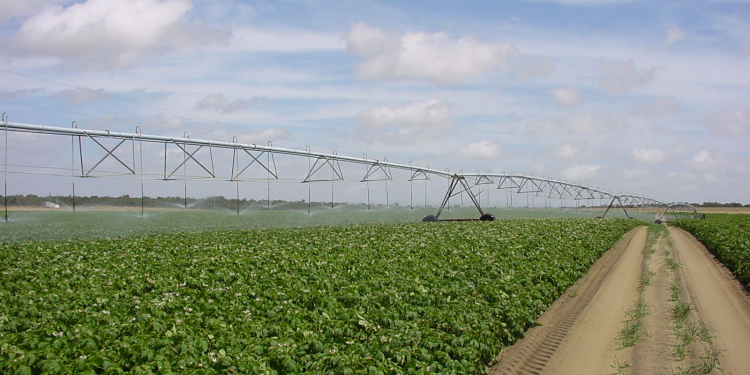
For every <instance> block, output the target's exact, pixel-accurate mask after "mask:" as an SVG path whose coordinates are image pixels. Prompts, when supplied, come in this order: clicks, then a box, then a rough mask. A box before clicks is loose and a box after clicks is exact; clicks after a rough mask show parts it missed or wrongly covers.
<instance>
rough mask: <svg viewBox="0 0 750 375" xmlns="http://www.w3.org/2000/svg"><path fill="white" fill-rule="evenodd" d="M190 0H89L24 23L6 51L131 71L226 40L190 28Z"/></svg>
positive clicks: (217, 33)
mask: <svg viewBox="0 0 750 375" xmlns="http://www.w3.org/2000/svg"><path fill="white" fill-rule="evenodd" d="M192 7H193V4H192V3H191V2H190V0H131V1H118V0H87V1H86V2H82V3H75V4H72V5H70V6H68V7H62V6H57V7H54V8H49V9H47V10H45V11H42V12H41V13H38V14H35V15H33V16H32V17H30V18H28V19H27V20H25V21H24V22H23V24H22V25H21V27H20V29H19V30H18V32H17V33H16V35H14V36H13V37H12V39H11V40H10V45H9V48H8V50H10V51H11V52H13V53H16V54H20V55H37V56H53V57H57V58H61V59H63V60H64V61H65V62H66V64H68V65H71V66H75V67H79V68H95V69H106V68H116V67H118V68H119V67H129V66H133V65H135V64H136V63H138V62H139V61H140V60H141V59H143V58H144V57H147V56H149V55H152V54H160V53H164V52H167V51H170V50H173V49H176V48H178V47H193V46H200V45H204V44H208V43H212V42H217V41H224V40H226V39H227V37H228V33H227V32H225V31H217V30H212V29H208V28H206V27H205V26H203V25H201V24H197V23H188V21H187V19H186V16H187V13H188V11H190V10H191V9H192Z"/></svg>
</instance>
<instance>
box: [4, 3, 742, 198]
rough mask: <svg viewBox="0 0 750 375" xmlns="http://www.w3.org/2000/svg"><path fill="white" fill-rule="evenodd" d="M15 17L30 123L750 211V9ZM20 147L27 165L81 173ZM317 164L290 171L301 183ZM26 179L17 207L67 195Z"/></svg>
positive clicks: (342, 6)
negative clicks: (49, 194)
mask: <svg viewBox="0 0 750 375" xmlns="http://www.w3.org/2000/svg"><path fill="white" fill-rule="evenodd" d="M0 14H1V16H0V38H2V44H3V46H4V47H3V48H2V50H0V69H2V71H0V77H1V79H2V82H3V84H2V85H1V86H0V108H2V111H3V112H6V113H8V116H9V118H10V121H13V122H21V123H31V124H40V125H53V126H70V122H71V121H73V120H75V121H76V122H77V124H78V126H79V127H81V128H91V129H109V130H117V131H126V132H134V129H135V127H136V126H140V127H141V129H142V130H143V132H144V133H148V134H158V135H169V136H182V135H183V133H184V132H188V133H189V135H190V136H191V137H192V138H204V139H217V140H227V141H228V140H231V139H232V136H234V135H236V136H237V137H238V138H239V140H240V141H242V142H247V143H262V144H265V143H266V142H268V141H272V142H273V144H274V145H275V146H280V147H288V148H298V149H304V148H305V147H306V146H308V145H309V146H310V148H311V149H313V150H314V151H320V152H330V151H331V150H334V149H335V150H337V151H338V153H339V154H343V155H351V156H361V155H362V154H365V153H366V154H367V155H368V156H369V157H370V158H376V159H383V158H388V159H389V161H393V162H399V163H403V164H407V163H409V162H413V163H414V164H415V165H424V164H429V165H430V166H431V167H434V168H438V169H446V168H448V169H450V170H452V171H458V170H464V171H472V172H473V171H475V170H482V171H486V170H491V171H493V172H502V171H505V172H511V171H513V172H516V173H527V174H534V175H537V176H547V177H552V178H558V179H564V180H569V181H575V182H580V183H585V184H588V185H592V186H596V187H600V188H603V189H607V190H611V191H614V192H623V193H624V192H627V193H637V194H643V195H648V196H651V197H654V198H657V199H661V200H665V201H689V202H703V201H709V200H712V201H724V202H729V201H739V202H743V203H750V189H747V188H746V186H748V185H749V183H750V146H748V145H750V100H749V99H750V56H749V54H750V1H617V0H612V1H596V0H560V1H470V2H467V1H410V2H403V1H356V0H351V1H235V2H232V1H205V2H204V1H190V0H163V1H157V0H135V1H127V2H124V1H114V0H87V1H77V2H72V1H54V0H52V1H44V0H29V1H24V2H18V1H10V0H0ZM14 136H15V137H18V138H17V139H16V140H17V141H18V142H11V143H13V146H12V148H11V150H10V151H11V155H12V157H13V158H15V159H16V160H22V161H27V162H29V163H32V164H34V165H40V164H43V165H47V164H51V165H56V164H55V163H58V164H60V163H63V162H62V160H69V158H70V156H69V154H70V150H69V147H70V146H69V145H68V144H67V143H65V142H58V143H60V145H57V143H55V142H54V141H48V140H43V139H41V138H40V137H33V136H24V137H25V138H21V137H20V136H18V135H11V137H14ZM65 145H68V146H65ZM65 147H68V149H66V148H65ZM66 152H67V155H68V156H65V155H66V154H65V153H66ZM160 157H161V158H163V155H162V156H159V154H158V151H157V150H151V151H147V154H146V158H147V160H153V161H154V163H153V164H154V168H156V164H158V160H159V158H160ZM147 164H148V163H147ZM303 164H305V165H304V166H299V165H296V164H295V162H294V161H284V160H280V161H279V167H280V168H281V173H282V175H284V176H287V177H288V178H289V179H290V180H293V179H295V178H296V179H301V178H303V177H304V174H305V168H306V161H305V162H304V163H303ZM60 167H63V164H60ZM300 175H301V176H300ZM394 177H396V178H400V179H402V180H403V179H405V178H408V176H394ZM13 178H14V179H15V180H13V181H11V182H13V183H12V184H11V187H12V188H11V190H12V191H11V192H34V193H39V192H38V191H33V190H35V189H37V190H41V191H42V193H46V191H47V190H56V191H55V194H58V193H59V194H69V193H67V192H66V191H65V189H66V188H64V187H60V188H49V187H48V186H45V187H43V188H41V187H38V185H39V182H35V180H33V178H31V177H23V176H20V175H14V176H13ZM360 178H361V176H357V175H356V173H355V175H354V176H352V177H351V179H352V180H358V179H360ZM95 186H98V187H95ZM290 186H291V185H290ZM14 189H15V190H14ZM97 189H100V190H107V191H108V189H113V190H117V189H116V188H113V187H112V186H111V184H110V185H108V184H107V183H102V184H100V185H94V184H90V185H89V191H90V192H91V193H97V194H100V195H101V194H105V193H106V191H97ZM152 189H153V190H155V191H158V192H159V193H161V191H160V189H162V188H161V187H158V185H156V184H154V185H153V187H152ZM170 189H171V188H170ZM222 189H223V188H222ZM279 189H280V193H279V195H283V193H282V192H281V191H282V190H283V189H288V190H289V195H290V197H289V198H290V199H291V198H295V199H297V197H296V196H294V194H297V193H295V192H294V191H295V190H294V189H297V190H299V188H298V187H294V188H292V187H289V188H279ZM57 190H60V191H59V192H58V191H57ZM167 190H169V189H167ZM437 190H439V189H437ZM229 191H230V192H231V189H229ZM343 191H344V192H342V194H346V192H349V194H351V195H352V196H351V197H349V198H347V199H349V200H356V198H354V197H355V196H357V194H360V193H361V188H359V187H350V188H344V189H343ZM116 193H130V194H131V195H138V194H136V192H128V191H124V192H119V191H117V192H116ZM194 193H195V194H196V195H201V194H203V195H210V194H211V193H212V191H211V188H208V187H206V188H203V190H201V188H196V190H194ZM147 195H149V194H147ZM151 195H156V194H151ZM174 195H177V194H174ZM224 195H229V193H224ZM344 196H345V195H344ZM282 198H283V197H282Z"/></svg>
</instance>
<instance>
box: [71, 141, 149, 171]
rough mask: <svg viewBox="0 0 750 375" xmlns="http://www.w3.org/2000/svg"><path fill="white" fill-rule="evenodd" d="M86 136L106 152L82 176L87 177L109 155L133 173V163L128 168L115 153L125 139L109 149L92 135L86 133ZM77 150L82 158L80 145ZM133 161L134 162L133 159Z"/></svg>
mask: <svg viewBox="0 0 750 375" xmlns="http://www.w3.org/2000/svg"><path fill="white" fill-rule="evenodd" d="M86 136H88V137H89V138H90V139H91V140H92V141H94V142H95V143H96V144H98V145H99V147H101V148H102V149H104V151H106V152H107V153H106V154H105V155H104V156H103V157H102V158H101V159H99V161H98V162H97V163H96V164H94V166H93V167H91V169H89V170H88V172H86V173H85V174H83V176H82V177H89V175H90V174H91V172H93V171H94V169H96V167H98V166H99V165H100V164H101V163H103V162H104V160H106V159H107V158H108V157H110V156H111V157H112V158H113V159H115V160H117V162H119V163H120V164H121V165H122V166H123V167H125V168H127V169H128V171H130V173H131V174H135V165H134V166H133V168H130V167H129V166H128V165H127V164H126V163H125V162H123V161H122V160H120V158H118V157H117V156H116V155H115V150H117V148H118V147H120V146H122V144H123V143H125V141H126V140H127V139H122V140H121V141H120V143H118V144H117V145H115V146H114V147H112V149H111V150H110V149H109V148H107V147H106V146H104V145H103V144H101V143H100V142H99V141H97V140H96V138H94V137H92V136H91V135H90V134H88V133H87V134H86ZM79 151H80V152H81V160H83V150H80V147H79ZM133 162H134V163H135V160H134V161H133ZM81 173H83V170H81Z"/></svg>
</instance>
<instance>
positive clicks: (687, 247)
mask: <svg viewBox="0 0 750 375" xmlns="http://www.w3.org/2000/svg"><path fill="white" fill-rule="evenodd" d="M669 232H670V235H671V236H672V238H673V239H674V246H675V249H678V254H679V260H680V262H681V263H682V264H683V266H684V267H681V269H680V270H679V271H681V272H680V273H681V274H682V280H683V281H684V284H685V285H686V287H687V288H686V291H687V294H688V297H689V298H690V300H691V302H692V303H693V305H694V307H695V311H696V314H697V315H698V317H699V319H700V320H701V321H703V322H705V323H706V324H707V325H708V326H709V327H710V328H711V330H712V331H711V333H712V335H713V336H714V337H713V339H712V340H711V341H712V342H713V345H714V346H715V347H716V348H717V349H719V350H720V351H721V352H722V355H721V357H720V359H719V367H721V368H722V369H723V370H724V373H725V374H733V375H741V374H750V303H749V302H748V296H747V293H745V292H744V291H743V289H742V286H741V284H740V283H739V282H737V281H736V279H735V278H734V276H733V275H732V274H731V272H729V270H727V269H726V268H725V267H723V266H722V265H720V264H719V263H718V262H717V261H716V259H715V258H714V257H713V255H712V254H711V253H709V252H708V251H707V250H706V249H705V248H704V247H703V245H701V243H700V242H698V241H697V240H696V239H695V238H693V237H692V236H691V235H690V234H688V233H687V232H685V231H683V230H681V229H677V228H669Z"/></svg>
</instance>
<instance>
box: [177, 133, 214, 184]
mask: <svg viewBox="0 0 750 375" xmlns="http://www.w3.org/2000/svg"><path fill="white" fill-rule="evenodd" d="M172 143H174V144H175V145H176V146H177V147H179V148H180V150H182V152H184V155H185V156H187V157H186V158H184V159H183V160H182V163H180V165H178V166H177V167H176V168H175V169H174V170H173V171H172V173H170V174H169V175H164V179H165V180H168V179H169V178H170V177H172V175H174V174H175V173H176V172H177V171H178V170H179V169H180V167H182V166H183V165H185V163H187V161H188V160H189V159H193V161H194V162H195V163H196V164H198V165H199V166H200V167H201V168H203V170H204V171H206V172H207V173H208V174H209V175H210V176H211V177H212V178H216V174H215V173H214V172H212V171H209V170H208V168H206V167H205V166H204V165H203V164H202V163H201V162H200V161H198V159H196V158H195V154H196V153H198V151H200V150H201V149H202V148H203V145H200V146H198V148H196V149H195V150H194V151H193V152H188V150H187V148H185V147H183V146H182V145H180V144H179V143H177V142H175V141H174V140H172ZM166 145H167V144H166V143H165V144H164V146H165V147H166ZM186 146H187V145H186ZM210 150H211V147H209V152H210ZM213 164H214V157H213V153H211V167H212V168H211V169H213ZM166 165H167V154H166V153H164V166H165V168H164V169H166Z"/></svg>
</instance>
